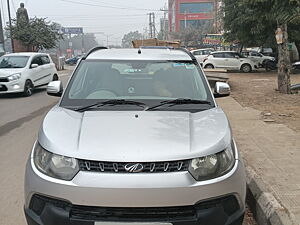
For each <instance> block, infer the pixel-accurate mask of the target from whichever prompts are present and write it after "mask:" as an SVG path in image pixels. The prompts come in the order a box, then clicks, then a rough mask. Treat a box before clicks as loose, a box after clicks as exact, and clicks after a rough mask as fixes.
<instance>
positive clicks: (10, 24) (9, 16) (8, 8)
mask: <svg viewBox="0 0 300 225" xmlns="http://www.w3.org/2000/svg"><path fill="white" fill-rule="evenodd" d="M7 10H8V19H9V33H10V39H11V48H12V52H13V53H14V52H15V45H14V40H13V38H12V35H11V27H12V23H11V14H10V3H9V0H7Z"/></svg>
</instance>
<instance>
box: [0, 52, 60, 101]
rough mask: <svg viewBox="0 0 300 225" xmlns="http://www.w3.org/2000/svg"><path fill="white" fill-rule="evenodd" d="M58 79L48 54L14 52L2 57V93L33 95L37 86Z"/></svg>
mask: <svg viewBox="0 0 300 225" xmlns="http://www.w3.org/2000/svg"><path fill="white" fill-rule="evenodd" d="M55 80H58V75H57V70H56V67H55V65H54V63H53V62H52V59H51V57H50V56H49V55H48V54H42V53H28V52H27V53H13V54H8V55H4V56H2V57H0V94H4V93H17V92H23V94H24V95H25V96H31V95H32V94H33V90H34V88H36V87H40V86H43V85H47V84H48V83H49V82H50V81H55Z"/></svg>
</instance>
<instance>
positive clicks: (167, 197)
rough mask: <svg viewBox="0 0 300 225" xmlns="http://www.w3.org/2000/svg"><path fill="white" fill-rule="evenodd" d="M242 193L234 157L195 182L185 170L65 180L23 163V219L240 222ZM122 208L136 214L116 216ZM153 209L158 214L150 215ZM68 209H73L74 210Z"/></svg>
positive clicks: (42, 224)
mask: <svg viewBox="0 0 300 225" xmlns="http://www.w3.org/2000/svg"><path fill="white" fill-rule="evenodd" d="M34 196H42V197H41V199H44V200H43V201H44V202H46V203H41V204H40V205H44V207H37V208H38V209H40V210H41V212H36V210H35V209H34V207H33V205H34V204H33V203H32V202H33V201H34V200H33V199H34V198H35V197H34ZM43 196H49V198H48V197H46V198H45V197H43ZM245 197H246V182H245V175H244V166H243V163H242V162H240V161H236V165H235V167H234V169H233V170H232V171H231V172H230V173H229V174H227V175H225V176H223V177H220V178H217V179H214V180H211V181H205V182H196V181H195V180H194V178H193V177H192V176H191V175H190V174H189V173H188V172H178V173H159V174H101V173H91V172H79V173H78V174H77V175H76V177H75V178H74V179H73V180H72V181H71V182H66V181H60V180H56V179H53V178H49V177H47V176H45V175H43V174H41V173H39V172H38V171H37V170H36V168H35V167H34V166H32V164H31V160H29V162H28V164H27V169H26V177H25V214H26V217H27V221H28V224H29V225H53V224H55V225H60V224H61V225H79V224H80V225H94V223H95V221H102V220H104V221H110V222H115V221H116V220H117V221H118V222H149V221H150V222H153V221H155V222H170V223H172V224H173V225H181V224H185V225H196V224H201V225H202V224H205V225H206V224H207V225H209V224H213V225H219V224H220V225H224V224H225V225H229V224H230V225H231V224H241V223H239V221H241V220H242V219H243V214H244V211H245ZM224 198H230V199H231V200H229V203H228V201H227V202H226V201H223V200H222V199H224ZM45 199H46V200H45ZM47 199H48V200H47ZM49 199H50V200H49ZM57 199H61V201H60V200H57ZM57 202H58V204H57ZM230 202H231V203H230ZM38 205H39V204H38ZM230 206H234V207H233V208H234V210H232V211H231V213H226V210H227V209H228V208H230ZM154 208H155V210H154V211H152V213H150V214H151V216H149V217H147V218H145V217H144V216H142V217H141V216H140V214H141V213H140V212H145V210H146V211H147V210H150V209H154ZM170 208H171V209H175V208H176V209H178V208H179V210H177V211H176V210H175V211H176V214H180V212H183V211H184V209H185V208H189V211H194V213H193V215H192V216H191V215H189V216H185V217H182V218H179V219H174V218H172V217H170V216H169V214H170V213H171V214H172V213H173V212H174V211H173V210H171V209H170ZM103 209H104V211H105V212H106V211H107V209H117V210H118V211H117V212H116V213H115V215H118V216H116V217H109V218H107V217H105V216H104V215H103V214H102V211H103ZM127 209H130V210H133V211H132V213H131V215H132V214H134V215H136V217H126V216H125V218H124V217H122V216H124V213H123V211H122V210H127ZM156 209H157V210H158V211H157V210H156ZM169 209H170V210H171V211H170V213H169V214H168V215H167V214H164V210H167V211H168V210H169ZM120 210H121V211H120ZM161 210H162V211H161ZM156 211H157V213H158V214H161V215H164V216H162V217H161V218H155V215H156ZM74 212H77V214H76V216H74ZM78 212H80V213H78ZM78 215H81V216H82V215H87V217H80V216H78ZM126 215H127V214H126ZM153 216H154V217H153Z"/></svg>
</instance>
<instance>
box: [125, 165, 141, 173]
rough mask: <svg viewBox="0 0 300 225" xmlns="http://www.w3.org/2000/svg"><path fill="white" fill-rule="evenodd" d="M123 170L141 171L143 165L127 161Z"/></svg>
mask: <svg viewBox="0 0 300 225" xmlns="http://www.w3.org/2000/svg"><path fill="white" fill-rule="evenodd" d="M124 168H125V170H126V171H127V172H130V173H139V172H142V171H143V169H144V166H143V165H142V164H140V163H129V164H126V165H125V167H124Z"/></svg>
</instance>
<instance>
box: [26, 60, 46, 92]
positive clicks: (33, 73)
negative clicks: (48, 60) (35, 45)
mask: <svg viewBox="0 0 300 225" xmlns="http://www.w3.org/2000/svg"><path fill="white" fill-rule="evenodd" d="M34 64H36V65H38V67H33V66H32V65H34ZM45 75H46V72H45V71H44V68H43V62H42V59H41V56H40V55H38V56H35V57H34V58H33V59H32V61H31V63H30V79H31V80H32V82H33V84H34V86H39V85H41V82H42V81H41V80H42V79H43V76H45Z"/></svg>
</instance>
